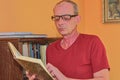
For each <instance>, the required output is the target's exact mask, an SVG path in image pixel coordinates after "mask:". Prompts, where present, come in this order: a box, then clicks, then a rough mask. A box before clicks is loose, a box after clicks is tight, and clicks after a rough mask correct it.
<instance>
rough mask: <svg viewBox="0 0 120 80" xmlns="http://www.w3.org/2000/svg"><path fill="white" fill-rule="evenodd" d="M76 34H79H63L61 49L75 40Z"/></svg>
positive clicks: (77, 34) (67, 46)
mask: <svg viewBox="0 0 120 80" xmlns="http://www.w3.org/2000/svg"><path fill="white" fill-rule="evenodd" d="M78 36H79V33H78V32H75V33H72V34H69V35H67V36H63V39H62V41H61V46H62V48H63V49H67V48H69V47H70V46H71V45H72V44H73V43H74V42H75V41H76V39H77V37H78Z"/></svg>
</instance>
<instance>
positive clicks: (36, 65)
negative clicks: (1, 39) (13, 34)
mask: <svg viewBox="0 0 120 80" xmlns="http://www.w3.org/2000/svg"><path fill="white" fill-rule="evenodd" d="M8 46H9V48H10V51H11V53H12V55H13V58H14V59H15V60H16V61H17V62H18V63H19V64H20V65H21V67H23V69H25V70H29V71H30V73H31V74H37V77H38V79H42V80H53V77H52V76H51V74H50V73H49V72H48V70H47V69H46V67H45V66H44V64H43V62H42V61H41V59H36V58H31V57H27V56H22V55H21V54H20V52H19V51H18V50H17V49H16V48H15V46H14V45H13V44H12V43H11V42H8ZM16 75H17V74H16Z"/></svg>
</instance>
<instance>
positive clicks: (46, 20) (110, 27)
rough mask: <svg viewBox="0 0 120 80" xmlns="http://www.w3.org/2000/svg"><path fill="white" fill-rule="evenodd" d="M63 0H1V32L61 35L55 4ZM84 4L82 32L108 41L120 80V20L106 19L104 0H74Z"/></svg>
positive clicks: (113, 69)
mask: <svg viewBox="0 0 120 80" xmlns="http://www.w3.org/2000/svg"><path fill="white" fill-rule="evenodd" d="M58 1H59V0H0V32H18V31H20V32H33V33H46V34H47V35H48V36H54V37H56V36H59V34H58V33H57V31H56V28H55V25H54V22H53V21H51V19H50V17H51V15H53V13H52V8H53V7H54V5H55V3H56V2H58ZM74 1H76V2H77V3H78V5H79V6H80V15H81V22H80V25H79V27H78V29H79V31H80V32H83V33H90V34H96V35H98V36H99V37H100V38H101V40H102V41H103V43H104V44H105V47H106V50H107V54H108V58H109V62H110V66H111V71H110V77H111V80H120V76H119V72H120V69H119V67H120V62H119V61H120V58H119V56H120V54H119V52H120V51H119V48H120V36H119V34H120V24H113V23H111V24H109V23H106V24H103V23H102V0H74Z"/></svg>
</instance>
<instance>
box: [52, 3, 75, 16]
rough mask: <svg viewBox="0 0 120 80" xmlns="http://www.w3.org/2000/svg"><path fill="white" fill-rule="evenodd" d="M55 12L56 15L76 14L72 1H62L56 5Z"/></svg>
mask: <svg viewBox="0 0 120 80" xmlns="http://www.w3.org/2000/svg"><path fill="white" fill-rule="evenodd" d="M54 14H55V15H64V14H74V8H73V5H72V4H71V3H67V2H62V3H60V4H58V5H56V6H55V8H54Z"/></svg>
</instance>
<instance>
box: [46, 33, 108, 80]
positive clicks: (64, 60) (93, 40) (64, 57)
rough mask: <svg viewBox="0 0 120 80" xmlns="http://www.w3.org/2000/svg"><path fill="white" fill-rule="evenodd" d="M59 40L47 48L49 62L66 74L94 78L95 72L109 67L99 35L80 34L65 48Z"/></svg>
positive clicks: (81, 77)
mask: <svg viewBox="0 0 120 80" xmlns="http://www.w3.org/2000/svg"><path fill="white" fill-rule="evenodd" d="M60 41H61V40H57V41H55V42H53V43H52V44H50V45H49V46H48V48H47V54H46V55H47V62H49V63H51V64H52V65H54V66H56V67H57V68H58V69H59V70H60V71H61V72H62V73H63V74H64V75H65V76H67V77H70V78H77V79H88V78H93V73H94V72H97V71H99V70H102V69H107V68H109V64H108V60H107V57H106V51H105V48H104V46H103V44H102V42H101V41H100V39H99V38H98V37H97V36H94V35H86V34H80V35H79V36H78V38H77V39H76V41H75V42H74V43H73V44H72V45H71V46H70V47H69V48H68V49H63V48H62V47H61V46H60Z"/></svg>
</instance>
